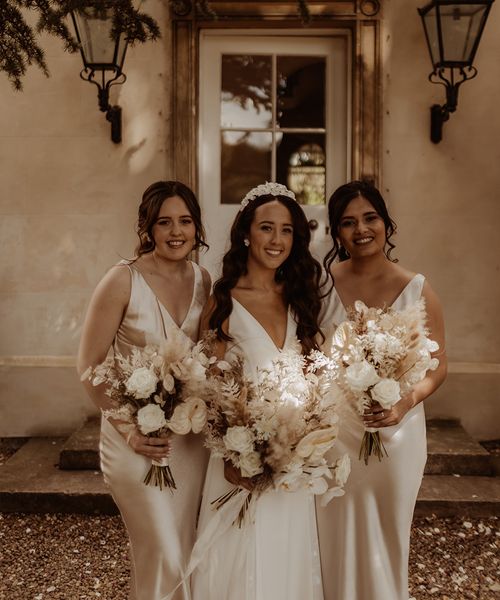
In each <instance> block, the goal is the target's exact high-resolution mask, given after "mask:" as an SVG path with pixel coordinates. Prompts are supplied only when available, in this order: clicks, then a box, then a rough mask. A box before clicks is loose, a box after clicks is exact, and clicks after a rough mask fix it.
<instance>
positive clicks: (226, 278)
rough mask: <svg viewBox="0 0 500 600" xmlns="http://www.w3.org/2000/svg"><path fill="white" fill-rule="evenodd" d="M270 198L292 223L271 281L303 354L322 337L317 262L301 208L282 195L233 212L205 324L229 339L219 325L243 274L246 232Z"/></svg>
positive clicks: (267, 195) (229, 311) (253, 203)
mask: <svg viewBox="0 0 500 600" xmlns="http://www.w3.org/2000/svg"><path fill="white" fill-rule="evenodd" d="M274 200H277V201H278V202H281V204H283V206H285V207H286V208H287V209H288V211H289V212H290V215H291V217H292V225H293V244H292V249H291V252H290V255H289V256H288V258H287V259H286V260H285V262H284V263H283V264H282V265H281V266H280V267H279V268H278V269H277V270H276V274H275V280H276V282H279V283H282V284H283V298H284V301H285V304H286V305H287V306H289V307H290V308H291V309H292V312H293V315H294V318H295V320H296V322H297V337H298V338H299V340H300V343H301V345H302V349H303V351H304V353H305V354H307V353H308V352H310V351H311V350H313V349H317V348H318V340H317V338H318V334H319V336H321V337H323V336H322V333H321V331H320V328H319V324H318V315H319V311H320V308H321V299H320V294H319V284H320V278H321V265H320V264H319V262H318V261H317V260H315V259H314V258H313V256H312V254H311V252H310V251H309V242H310V241H311V233H310V231H309V225H308V223H307V219H306V216H305V214H304V211H303V210H302V208H301V207H300V205H299V204H298V203H297V202H295V200H292V199H291V198H288V197H286V196H272V195H270V194H266V195H264V196H259V197H257V198H255V200H252V201H250V202H249V204H248V205H247V206H246V207H245V208H244V209H243V210H241V211H240V212H239V213H238V214H237V216H236V219H235V220H234V223H233V225H232V227H231V247H230V248H229V250H228V251H227V252H226V254H225V255H224V258H223V259H222V276H221V277H220V279H218V280H217V281H216V282H215V284H214V291H213V294H214V298H215V307H214V309H213V311H212V314H211V316H210V320H209V326H210V328H211V329H214V330H215V331H216V334H217V337H218V338H219V339H220V340H225V341H232V338H231V337H230V336H229V335H228V334H227V333H225V332H224V331H223V329H222V324H223V323H224V321H225V320H226V319H227V318H228V317H229V315H230V314H231V312H232V310H233V301H232V298H231V290H232V289H233V288H234V287H236V284H237V283H238V280H239V279H240V277H242V276H243V275H246V273H247V260H248V248H247V247H246V246H245V243H244V241H245V238H247V237H248V235H249V233H250V226H251V224H252V222H253V219H254V215H255V211H256V210H257V208H259V206H262V205H263V204H267V203H268V202H272V201H274Z"/></svg>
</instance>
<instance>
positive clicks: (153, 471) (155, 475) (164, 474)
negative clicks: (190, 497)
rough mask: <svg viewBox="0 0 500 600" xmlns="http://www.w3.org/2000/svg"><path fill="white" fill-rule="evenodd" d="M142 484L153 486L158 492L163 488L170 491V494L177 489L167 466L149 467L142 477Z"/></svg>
mask: <svg viewBox="0 0 500 600" xmlns="http://www.w3.org/2000/svg"><path fill="white" fill-rule="evenodd" d="M144 483H145V484H146V485H154V486H156V487H159V488H160V490H163V488H164V487H165V488H168V489H170V491H171V492H173V490H176V489H177V486H176V485H175V479H174V476H173V475H172V471H171V469H170V466H169V465H166V466H159V465H151V468H150V469H149V471H148V472H147V474H146V477H144Z"/></svg>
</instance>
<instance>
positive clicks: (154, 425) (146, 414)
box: [137, 404, 167, 435]
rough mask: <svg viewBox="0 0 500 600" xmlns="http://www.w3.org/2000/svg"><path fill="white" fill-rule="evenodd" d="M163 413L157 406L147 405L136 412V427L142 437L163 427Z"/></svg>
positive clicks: (164, 422) (164, 420)
mask: <svg viewBox="0 0 500 600" xmlns="http://www.w3.org/2000/svg"><path fill="white" fill-rule="evenodd" d="M166 424H167V421H166V419H165V413H164V412H163V410H162V409H161V407H159V406H158V404H147V405H146V406H143V407H142V408H140V409H139V410H138V411H137V425H138V426H139V429H140V430H141V433H142V434H143V435H147V434H148V433H153V431H158V430H159V429H161V428H162V427H165V425H166Z"/></svg>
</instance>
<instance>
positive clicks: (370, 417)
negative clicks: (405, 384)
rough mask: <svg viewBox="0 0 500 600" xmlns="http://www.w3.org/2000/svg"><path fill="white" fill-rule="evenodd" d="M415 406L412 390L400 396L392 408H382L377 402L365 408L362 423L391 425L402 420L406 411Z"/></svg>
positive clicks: (371, 425) (373, 425)
mask: <svg viewBox="0 0 500 600" xmlns="http://www.w3.org/2000/svg"><path fill="white" fill-rule="evenodd" d="M414 406H415V399H414V397H413V392H410V393H409V394H407V395H406V396H404V398H401V400H400V401H399V402H397V403H396V404H395V405H394V406H393V407H392V408H390V409H387V408H382V407H381V406H380V404H379V403H378V402H373V403H372V405H371V406H370V407H369V408H367V409H366V410H365V414H364V415H363V423H364V425H365V427H391V426H392V425H397V424H398V423H400V422H401V421H402V420H403V417H404V416H405V415H406V413H407V412H408V411H409V410H411V409H412V408H413V407H414Z"/></svg>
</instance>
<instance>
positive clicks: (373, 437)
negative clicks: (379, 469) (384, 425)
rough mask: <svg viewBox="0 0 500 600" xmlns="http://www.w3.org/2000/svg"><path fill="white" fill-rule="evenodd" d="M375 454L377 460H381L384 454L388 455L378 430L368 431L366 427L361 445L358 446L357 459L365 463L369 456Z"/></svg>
mask: <svg viewBox="0 0 500 600" xmlns="http://www.w3.org/2000/svg"><path fill="white" fill-rule="evenodd" d="M372 455H374V456H376V457H377V458H378V460H379V462H380V461H381V460H382V458H383V457H384V456H389V454H388V453H387V450H386V449H385V446H384V442H383V441H382V438H381V437H380V432H379V431H369V430H368V429H367V430H366V431H365V433H364V435H363V439H362V441H361V446H360V448H359V456H358V458H359V460H361V459H363V461H364V463H365V465H367V464H368V460H369V459H370V456H372Z"/></svg>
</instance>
